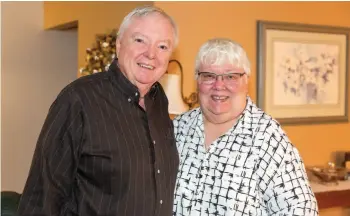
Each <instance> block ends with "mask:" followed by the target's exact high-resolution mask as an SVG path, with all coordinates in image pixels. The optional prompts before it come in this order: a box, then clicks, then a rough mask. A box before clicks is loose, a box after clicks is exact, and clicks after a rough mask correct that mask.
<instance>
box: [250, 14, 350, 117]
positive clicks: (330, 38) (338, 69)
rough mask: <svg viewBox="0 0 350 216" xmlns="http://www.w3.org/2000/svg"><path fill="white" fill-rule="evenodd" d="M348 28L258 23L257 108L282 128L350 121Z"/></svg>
mask: <svg viewBox="0 0 350 216" xmlns="http://www.w3.org/2000/svg"><path fill="white" fill-rule="evenodd" d="M349 41H350V28H341V27H330V26H317V25H305V24H294V23H284V22H268V21H258V52H257V55H258V56H257V60H258V87H257V104H258V106H259V107H260V108H262V109H263V110H264V111H265V112H267V113H268V114H270V115H271V116H272V117H274V118H275V119H277V120H278V121H279V122H280V123H281V124H289V123H297V124H304V123H324V122H345V121H348V84H349V83H348V81H349V80H348V79H349V61H350V57H349V52H350V48H349Z"/></svg>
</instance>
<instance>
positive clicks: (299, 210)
mask: <svg viewBox="0 0 350 216" xmlns="http://www.w3.org/2000/svg"><path fill="white" fill-rule="evenodd" d="M276 132H277V134H278V135H276V133H274V135H275V137H276V139H278V140H279V142H280V145H281V146H284V147H285V153H284V154H283V155H281V154H280V155H279V156H281V157H282V161H281V163H280V164H279V167H278V168H277V169H276V170H275V171H274V172H273V175H272V178H271V182H270V184H269V187H268V189H267V190H266V192H265V196H264V200H265V201H267V208H268V212H269V215H271V216H280V215H283V216H287V215H288V216H289V215H293V216H317V215H318V207H317V201H316V198H315V195H314V193H313V192H312V190H311V187H310V184H309V181H308V178H307V175H306V171H305V167H304V163H303V161H302V159H301V157H300V155H299V152H298V150H297V149H296V148H295V147H294V146H293V145H292V144H291V143H290V142H289V140H288V138H287V137H286V135H285V134H284V133H282V134H280V133H279V131H276Z"/></svg>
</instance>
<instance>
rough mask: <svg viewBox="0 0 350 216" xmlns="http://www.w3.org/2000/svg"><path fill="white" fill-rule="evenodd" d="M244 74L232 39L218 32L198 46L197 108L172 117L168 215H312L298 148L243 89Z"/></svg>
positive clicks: (243, 58) (242, 56) (243, 59)
mask: <svg viewBox="0 0 350 216" xmlns="http://www.w3.org/2000/svg"><path fill="white" fill-rule="evenodd" d="M249 75H250V64H249V60H248V57H247V55H246V53H245V51H244V50H243V48H242V47H241V46H240V45H238V44H237V43H235V42H233V41H231V40H229V39H220V38H219V39H212V40H209V41H207V42H206V43H205V44H204V45H203V46H202V47H201V48H200V50H199V53H198V55H197V60H196V76H197V87H198V93H199V99H200V108H196V109H193V110H191V111H189V112H186V113H184V114H182V115H179V116H177V117H176V118H175V119H174V128H175V138H176V142H177V148H178V152H179V154H180V168H179V172H178V176H177V183H176V186H175V201H174V208H173V211H174V215H177V216H199V215H200V216H204V215H225V216H238V215H252V216H262V215H274V216H280V215H295V216H296V215H300V216H305V215H310V216H311V215H312V216H314V215H318V208H317V202H316V199H315V196H314V194H313V192H312V190H311V188H310V185H309V183H308V179H307V176H306V172H305V169H304V165H303V162H302V160H301V158H300V156H299V153H298V151H297V149H296V148H295V147H294V146H293V145H292V143H291V142H290V140H289V139H288V137H287V135H286V134H285V133H284V131H283V130H282V129H281V127H280V125H279V124H278V122H276V120H274V119H273V118H272V117H271V116H269V115H268V114H266V113H265V112H264V111H262V110H261V109H259V108H258V107H257V106H256V105H255V104H254V103H253V102H252V100H251V99H250V98H249V96H247V92H248V78H249Z"/></svg>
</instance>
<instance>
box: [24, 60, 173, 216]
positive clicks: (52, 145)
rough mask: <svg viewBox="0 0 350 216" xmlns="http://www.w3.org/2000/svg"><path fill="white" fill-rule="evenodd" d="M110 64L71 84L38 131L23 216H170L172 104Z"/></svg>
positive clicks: (159, 90)
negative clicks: (142, 96)
mask: <svg viewBox="0 0 350 216" xmlns="http://www.w3.org/2000/svg"><path fill="white" fill-rule="evenodd" d="M116 65H117V64H116V61H114V62H113V64H112V65H111V67H110V69H109V71H108V72H102V73H97V74H94V75H90V76H86V77H82V78H80V79H77V80H76V81H74V82H73V83H71V84H70V85H68V86H67V87H66V88H65V89H64V90H63V91H62V92H61V93H60V94H59V96H58V97H57V99H56V100H55V102H54V103H53V104H52V106H51V107H50V110H49V113H48V116H47V118H46V120H45V123H44V126H43V128H42V131H41V133H40V136H39V139H38V143H37V147H36V150H35V153H34V157H33V161H32V165H31V169H30V173H29V176H28V179H27V182H26V185H25V188H24V191H23V195H22V198H21V201H20V206H19V210H18V213H19V215H36V216H39V215H50V216H56V215H60V216H63V215H64V216H70V215H81V216H90V215H91V216H97V215H106V216H107V215H110V216H123V215H125V216H154V215H157V216H166V215H171V214H172V206H173V196H174V195H173V192H174V187H175V180H176V173H177V168H178V160H179V159H178V154H177V150H176V145H175V140H174V134H173V125H172V121H171V120H170V118H169V114H168V100H167V98H166V96H165V93H164V91H163V89H162V87H161V86H160V85H159V84H158V83H156V84H155V85H154V86H153V87H152V88H151V90H150V91H149V92H148V93H147V95H146V96H145V106H146V111H144V110H143V109H142V108H141V107H140V106H139V105H138V101H139V92H138V90H137V88H136V87H135V86H134V85H132V84H131V83H130V82H129V80H127V79H126V77H125V76H124V75H123V74H122V73H121V72H120V71H119V68H118V67H117V66H116Z"/></svg>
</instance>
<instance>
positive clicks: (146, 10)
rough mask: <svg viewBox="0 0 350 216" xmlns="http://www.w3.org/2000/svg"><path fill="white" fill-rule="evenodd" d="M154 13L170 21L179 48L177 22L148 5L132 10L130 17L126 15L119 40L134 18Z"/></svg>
mask: <svg viewBox="0 0 350 216" xmlns="http://www.w3.org/2000/svg"><path fill="white" fill-rule="evenodd" d="M154 13H158V14H160V15H162V16H164V17H165V18H166V19H168V20H169V22H170V24H171V25H172V27H173V29H174V43H175V44H174V48H175V47H176V46H177V44H178V42H179V39H178V31H179V30H178V27H177V25H176V23H175V20H174V19H173V18H172V17H171V16H169V15H168V14H167V13H165V12H164V11H163V10H162V9H160V8H158V7H155V6H152V5H146V6H141V7H137V8H135V9H134V10H132V11H131V12H130V13H129V14H128V15H126V16H125V17H124V19H123V22H122V23H121V25H120V27H119V30H118V33H117V37H118V38H122V37H123V34H124V32H125V30H126V29H127V28H128V26H129V25H130V23H131V21H132V19H133V18H134V17H145V16H148V15H151V14H154Z"/></svg>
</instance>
